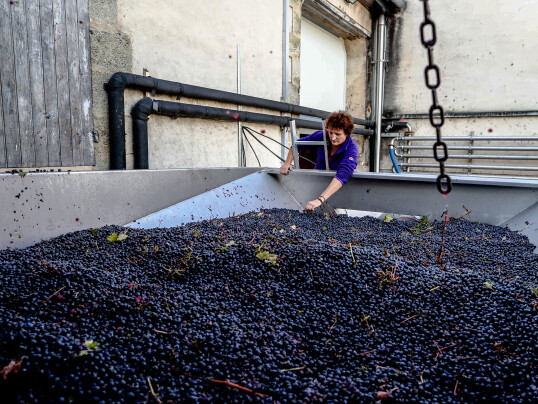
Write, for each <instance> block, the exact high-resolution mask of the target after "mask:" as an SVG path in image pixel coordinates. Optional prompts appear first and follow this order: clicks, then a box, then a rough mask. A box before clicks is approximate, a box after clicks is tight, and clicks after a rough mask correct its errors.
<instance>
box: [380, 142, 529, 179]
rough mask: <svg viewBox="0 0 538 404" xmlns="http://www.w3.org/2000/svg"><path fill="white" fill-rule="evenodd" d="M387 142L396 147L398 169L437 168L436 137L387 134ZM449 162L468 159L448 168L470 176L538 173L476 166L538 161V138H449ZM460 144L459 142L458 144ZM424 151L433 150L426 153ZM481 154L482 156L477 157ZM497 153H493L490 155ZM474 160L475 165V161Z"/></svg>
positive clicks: (517, 167)
mask: <svg viewBox="0 0 538 404" xmlns="http://www.w3.org/2000/svg"><path fill="white" fill-rule="evenodd" d="M383 138H384V139H391V145H392V146H393V147H394V150H395V153H394V154H395V156H396V158H397V159H398V166H399V167H400V168H401V169H403V170H405V172H410V171H411V169H412V168H417V169H422V170H421V171H424V169H429V168H432V169H434V168H436V167H437V164H435V163H434V162H433V161H435V160H434V155H433V151H432V145H431V144H433V143H434V142H435V141H436V139H437V138H436V137H435V136H410V135H409V134H406V135H404V134H403V133H400V134H386V135H384V136H383ZM443 139H444V140H446V141H447V150H448V161H447V162H449V161H453V160H467V163H463V162H461V163H460V164H450V163H448V164H445V167H446V168H447V169H451V170H467V173H468V174H472V173H473V171H477V170H480V171H488V170H492V171H521V172H538V164H536V165H530V164H526V165H519V164H516V165H503V164H476V160H496V161H499V162H501V161H502V162H504V163H506V162H508V161H521V162H533V161H538V154H537V153H536V152H537V151H538V136H475V135H473V133H471V135H469V136H446V137H443ZM416 142H429V143H430V144H428V145H420V144H415V143H416ZM454 142H458V143H454ZM481 142H494V143H499V142H501V144H502V143H504V142H523V143H525V144H523V145H510V146H501V145H498V144H497V145H483V144H477V143H481ZM422 151H430V152H431V153H425V152H422ZM454 151H467V154H462V153H460V154H455V153H452V152H454ZM475 152H479V154H475ZM489 152H493V154H488V153H489ZM513 152H528V154H512V153H513ZM430 159H431V160H432V163H429V162H420V161H417V160H430ZM473 160H474V162H473Z"/></svg>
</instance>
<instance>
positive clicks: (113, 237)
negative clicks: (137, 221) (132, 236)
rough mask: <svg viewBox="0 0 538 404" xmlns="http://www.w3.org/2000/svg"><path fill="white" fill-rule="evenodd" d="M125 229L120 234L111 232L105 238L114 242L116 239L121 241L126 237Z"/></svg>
mask: <svg viewBox="0 0 538 404" xmlns="http://www.w3.org/2000/svg"><path fill="white" fill-rule="evenodd" d="M127 237H128V236H127V230H126V231H124V232H122V233H120V234H116V233H112V234H111V235H110V236H109V237H107V240H108V241H110V242H111V243H115V242H116V241H123V240H125V239H126V238H127Z"/></svg>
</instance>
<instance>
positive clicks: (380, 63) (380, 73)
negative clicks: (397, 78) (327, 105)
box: [374, 14, 386, 173]
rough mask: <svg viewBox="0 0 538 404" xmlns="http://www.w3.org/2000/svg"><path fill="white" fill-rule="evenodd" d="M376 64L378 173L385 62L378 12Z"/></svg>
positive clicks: (382, 18)
mask: <svg viewBox="0 0 538 404" xmlns="http://www.w3.org/2000/svg"><path fill="white" fill-rule="evenodd" d="M377 27H378V30H377V34H378V40H377V47H378V52H377V61H376V63H377V65H376V102H375V157H374V172H376V173H378V172H379V168H380V156H381V123H382V121H381V120H382V116H383V84H384V83H383V81H384V79H385V76H384V73H385V71H384V62H385V39H386V37H385V15H384V14H380V15H379V17H378V20H377Z"/></svg>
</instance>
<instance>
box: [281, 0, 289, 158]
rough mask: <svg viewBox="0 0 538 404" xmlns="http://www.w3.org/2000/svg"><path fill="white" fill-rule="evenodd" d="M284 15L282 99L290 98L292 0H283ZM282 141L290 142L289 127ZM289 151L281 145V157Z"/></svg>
mask: <svg viewBox="0 0 538 404" xmlns="http://www.w3.org/2000/svg"><path fill="white" fill-rule="evenodd" d="M283 8H284V9H283V15H282V101H283V102H288V100H289V86H288V76H289V71H288V63H289V59H290V0H283ZM280 143H281V144H283V145H286V146H287V144H288V128H287V127H283V128H282V131H281V132H280ZM287 155H288V151H287V149H286V147H285V146H281V147H280V157H282V159H286V157H287Z"/></svg>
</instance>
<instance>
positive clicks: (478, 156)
mask: <svg viewBox="0 0 538 404" xmlns="http://www.w3.org/2000/svg"><path fill="white" fill-rule="evenodd" d="M396 156H398V157H402V158H409V159H413V158H414V159H416V158H419V159H433V158H434V156H433V154H432V155H428V154H409V153H408V154H402V153H396ZM449 159H467V160H472V159H495V160H538V156H515V155H513V156H499V155H493V154H489V155H488V154H451V155H450V156H449Z"/></svg>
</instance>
